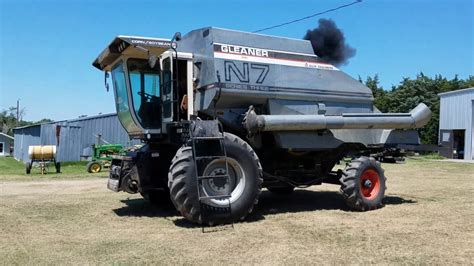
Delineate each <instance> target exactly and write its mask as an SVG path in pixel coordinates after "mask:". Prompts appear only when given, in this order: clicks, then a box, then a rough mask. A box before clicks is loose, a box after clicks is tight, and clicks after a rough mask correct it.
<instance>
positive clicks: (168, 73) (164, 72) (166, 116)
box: [160, 53, 174, 131]
mask: <svg viewBox="0 0 474 266" xmlns="http://www.w3.org/2000/svg"><path fill="white" fill-rule="evenodd" d="M160 64H161V99H162V104H163V105H162V106H163V112H162V114H163V120H162V121H163V126H162V129H163V130H164V131H166V124H167V123H169V122H172V121H173V109H174V108H173V103H174V95H173V91H174V88H173V83H174V81H173V54H172V53H167V54H164V55H163V56H162V57H161V58H160Z"/></svg>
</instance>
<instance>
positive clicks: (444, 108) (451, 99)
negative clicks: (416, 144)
mask: <svg viewBox="0 0 474 266" xmlns="http://www.w3.org/2000/svg"><path fill="white" fill-rule="evenodd" d="M438 95H439V97H440V114H439V142H440V144H441V145H442V146H443V147H445V148H446V149H444V151H443V152H442V154H441V155H443V156H445V157H447V158H453V159H464V160H474V88H468V89H464V90H457V91H451V92H445V93H440V94H438Z"/></svg>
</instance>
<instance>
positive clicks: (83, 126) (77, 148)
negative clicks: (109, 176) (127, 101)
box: [14, 114, 139, 162]
mask: <svg viewBox="0 0 474 266" xmlns="http://www.w3.org/2000/svg"><path fill="white" fill-rule="evenodd" d="M57 128H60V129H57ZM57 130H59V136H60V137H59V145H58V150H57V157H56V158H57V160H58V161H60V162H66V161H79V160H80V159H81V157H86V156H91V155H92V149H91V146H92V144H95V143H97V136H98V135H99V134H100V135H101V138H102V140H105V141H107V142H110V143H113V144H115V143H118V144H122V145H125V146H128V145H133V144H137V143H139V141H137V140H135V141H130V139H129V137H128V134H127V132H126V131H125V130H124V129H123V127H122V125H121V124H120V122H119V120H118V118H117V115H115V114H108V115H101V116H94V117H86V118H80V119H74V120H66V121H59V122H53V123H48V124H42V125H36V126H31V127H25V128H19V129H15V130H14V135H15V152H14V154H15V158H16V159H18V160H22V161H27V160H28V146H30V145H57V142H58V140H57V137H56V134H57V133H56V132H57ZM17 140H18V141H17Z"/></svg>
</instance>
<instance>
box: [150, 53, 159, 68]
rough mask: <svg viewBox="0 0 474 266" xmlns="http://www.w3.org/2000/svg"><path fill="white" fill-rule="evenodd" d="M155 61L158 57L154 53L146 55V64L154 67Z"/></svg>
mask: <svg viewBox="0 0 474 266" xmlns="http://www.w3.org/2000/svg"><path fill="white" fill-rule="evenodd" d="M157 62H158V57H157V56H156V55H151V56H150V57H148V66H149V67H150V68H155V66H156V63H157Z"/></svg>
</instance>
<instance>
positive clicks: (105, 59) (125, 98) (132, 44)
mask: <svg viewBox="0 0 474 266" xmlns="http://www.w3.org/2000/svg"><path fill="white" fill-rule="evenodd" d="M172 45H175V43H174V42H172V41H170V40H165V39H156V38H142V37H128V36H118V37H117V38H115V39H114V41H113V42H112V43H111V44H110V45H109V46H108V47H107V48H106V49H105V50H104V51H103V52H102V53H101V54H100V55H99V57H98V58H97V59H96V60H95V61H94V63H93V65H94V66H95V67H97V68H98V69H100V70H103V71H105V72H106V73H108V72H110V73H111V74H112V84H113V89H114V95H115V105H116V110H117V115H118V118H119V120H120V122H121V123H122V125H123V127H124V128H125V130H126V131H127V132H128V134H129V135H130V136H131V137H132V138H141V139H152V138H160V137H162V136H163V135H164V134H166V133H167V127H168V125H169V124H170V123H173V122H176V121H179V120H180V119H189V116H190V115H192V112H193V110H192V109H193V108H192V104H187V99H193V97H192V94H193V84H192V54H189V53H181V52H176V49H172ZM106 77H107V74H106ZM106 83H107V81H106Z"/></svg>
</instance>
